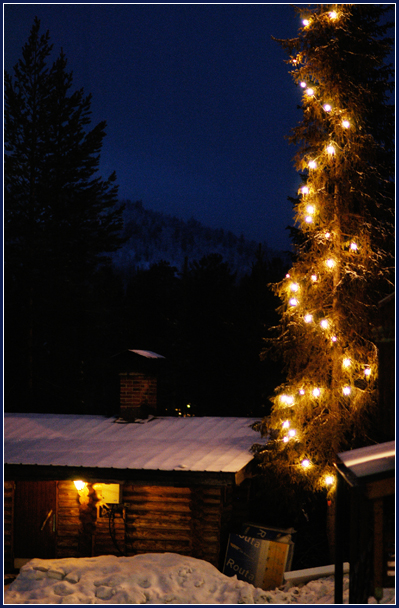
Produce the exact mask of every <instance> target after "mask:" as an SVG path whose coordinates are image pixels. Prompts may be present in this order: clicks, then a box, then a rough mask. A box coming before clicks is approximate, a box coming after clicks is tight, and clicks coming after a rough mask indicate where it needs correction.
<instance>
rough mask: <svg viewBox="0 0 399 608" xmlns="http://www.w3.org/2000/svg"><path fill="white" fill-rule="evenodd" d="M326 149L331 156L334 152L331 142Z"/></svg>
mask: <svg viewBox="0 0 399 608" xmlns="http://www.w3.org/2000/svg"><path fill="white" fill-rule="evenodd" d="M326 150H327V153H328V154H329V155H330V156H333V155H334V154H335V148H334V146H333V145H332V144H330V145H329V146H327V148H326Z"/></svg>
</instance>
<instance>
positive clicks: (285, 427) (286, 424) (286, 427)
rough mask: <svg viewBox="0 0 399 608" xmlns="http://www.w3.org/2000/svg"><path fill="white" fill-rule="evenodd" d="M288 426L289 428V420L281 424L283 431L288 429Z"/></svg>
mask: <svg viewBox="0 0 399 608" xmlns="http://www.w3.org/2000/svg"><path fill="white" fill-rule="evenodd" d="M289 426H290V421H289V420H285V421H284V422H283V429H288V427H289Z"/></svg>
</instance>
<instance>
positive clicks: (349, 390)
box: [342, 386, 351, 395]
mask: <svg viewBox="0 0 399 608" xmlns="http://www.w3.org/2000/svg"><path fill="white" fill-rule="evenodd" d="M342 392H343V394H344V395H350V394H351V387H350V386H344V388H343V389H342Z"/></svg>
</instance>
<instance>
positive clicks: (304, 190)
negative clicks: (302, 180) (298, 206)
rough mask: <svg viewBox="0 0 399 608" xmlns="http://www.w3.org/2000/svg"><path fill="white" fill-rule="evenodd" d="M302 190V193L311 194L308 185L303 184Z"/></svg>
mask: <svg viewBox="0 0 399 608" xmlns="http://www.w3.org/2000/svg"><path fill="white" fill-rule="evenodd" d="M301 192H302V194H309V188H308V187H307V186H302V188H301Z"/></svg>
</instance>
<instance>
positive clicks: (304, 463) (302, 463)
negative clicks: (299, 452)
mask: <svg viewBox="0 0 399 608" xmlns="http://www.w3.org/2000/svg"><path fill="white" fill-rule="evenodd" d="M301 465H302V466H303V468H304V469H308V468H309V467H310V460H308V459H307V458H305V459H304V460H302V462H301Z"/></svg>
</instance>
